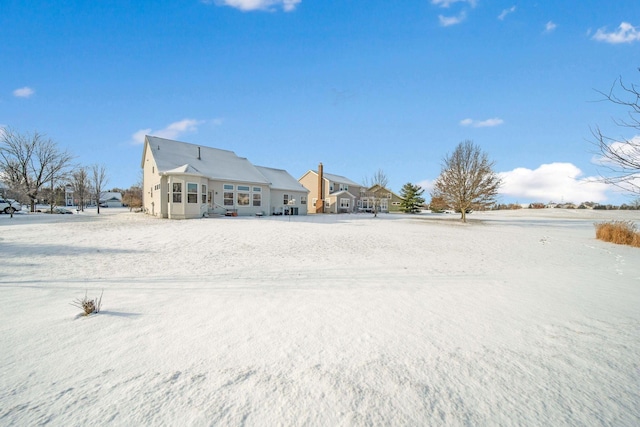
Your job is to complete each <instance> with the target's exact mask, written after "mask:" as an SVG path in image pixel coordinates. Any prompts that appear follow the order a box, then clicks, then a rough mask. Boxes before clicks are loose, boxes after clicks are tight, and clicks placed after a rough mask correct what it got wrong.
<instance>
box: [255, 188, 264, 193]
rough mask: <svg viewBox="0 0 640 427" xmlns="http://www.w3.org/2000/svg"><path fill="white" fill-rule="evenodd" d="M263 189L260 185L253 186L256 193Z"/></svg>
mask: <svg viewBox="0 0 640 427" xmlns="http://www.w3.org/2000/svg"><path fill="white" fill-rule="evenodd" d="M261 191H262V188H260V187H253V192H254V193H259V192H261Z"/></svg>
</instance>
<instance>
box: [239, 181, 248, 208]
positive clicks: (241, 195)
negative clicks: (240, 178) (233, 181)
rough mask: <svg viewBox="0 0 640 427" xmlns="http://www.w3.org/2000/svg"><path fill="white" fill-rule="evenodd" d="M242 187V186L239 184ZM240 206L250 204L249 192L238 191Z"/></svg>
mask: <svg viewBox="0 0 640 427" xmlns="http://www.w3.org/2000/svg"><path fill="white" fill-rule="evenodd" d="M238 189H240V186H238ZM238 206H249V193H240V192H238Z"/></svg>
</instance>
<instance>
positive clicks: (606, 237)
mask: <svg viewBox="0 0 640 427" xmlns="http://www.w3.org/2000/svg"><path fill="white" fill-rule="evenodd" d="M595 226H596V238H597V239H600V240H603V241H605V242H611V243H617V244H619V245H629V246H634V247H636V248H640V232H638V231H637V230H636V225H635V224H634V223H633V222H632V221H609V222H598V223H596V224H595Z"/></svg>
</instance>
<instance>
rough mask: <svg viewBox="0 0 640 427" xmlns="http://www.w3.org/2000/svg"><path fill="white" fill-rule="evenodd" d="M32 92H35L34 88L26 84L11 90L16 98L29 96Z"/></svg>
mask: <svg viewBox="0 0 640 427" xmlns="http://www.w3.org/2000/svg"><path fill="white" fill-rule="evenodd" d="M34 93H36V91H35V90H33V89H31V88H30V87H28V86H25V87H21V88H19V89H16V90H14V91H13V96H15V97H17V98H29V97H31V96H32V95H33V94H34Z"/></svg>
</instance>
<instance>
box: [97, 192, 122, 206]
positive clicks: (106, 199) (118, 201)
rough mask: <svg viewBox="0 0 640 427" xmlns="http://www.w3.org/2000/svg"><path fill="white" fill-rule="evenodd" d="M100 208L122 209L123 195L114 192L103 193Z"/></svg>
mask: <svg viewBox="0 0 640 427" xmlns="http://www.w3.org/2000/svg"><path fill="white" fill-rule="evenodd" d="M100 206H102V207H107V208H121V207H122V194H121V193H118V192H113V191H103V192H102V193H100Z"/></svg>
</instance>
